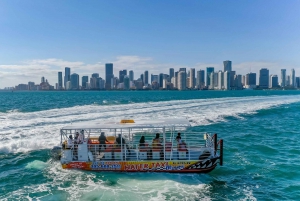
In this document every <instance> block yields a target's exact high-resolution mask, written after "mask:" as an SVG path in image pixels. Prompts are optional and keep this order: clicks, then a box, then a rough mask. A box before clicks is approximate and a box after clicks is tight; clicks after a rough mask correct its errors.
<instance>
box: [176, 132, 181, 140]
mask: <svg viewBox="0 0 300 201" xmlns="http://www.w3.org/2000/svg"><path fill="white" fill-rule="evenodd" d="M176 140H177V141H178V140H181V135H180V133H178V134H177V136H176Z"/></svg>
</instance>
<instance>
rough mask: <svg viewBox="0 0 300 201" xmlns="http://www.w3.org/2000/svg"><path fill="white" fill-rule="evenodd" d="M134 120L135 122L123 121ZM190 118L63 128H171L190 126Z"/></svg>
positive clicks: (72, 125)
mask: <svg viewBox="0 0 300 201" xmlns="http://www.w3.org/2000/svg"><path fill="white" fill-rule="evenodd" d="M121 121H123V122H126V121H127V122H129V121H133V122H134V123H121ZM190 126H191V124H190V122H189V120H188V119H184V118H181V119H177V118H176V119H156V120H120V121H106V122H102V121H101V122H97V121H93V122H79V123H74V124H71V125H69V126H65V127H63V128H62V129H61V130H80V129H128V128H163V127H167V128H171V127H190Z"/></svg>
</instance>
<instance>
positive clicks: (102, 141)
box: [98, 132, 109, 153]
mask: <svg viewBox="0 0 300 201" xmlns="http://www.w3.org/2000/svg"><path fill="white" fill-rule="evenodd" d="M98 141H99V144H100V145H99V153H100V151H101V148H102V147H103V148H104V149H106V142H109V141H108V140H107V139H106V137H105V134H104V132H101V134H100V136H99V139H98Z"/></svg>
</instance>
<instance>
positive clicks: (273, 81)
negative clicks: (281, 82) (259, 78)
mask: <svg viewBox="0 0 300 201" xmlns="http://www.w3.org/2000/svg"><path fill="white" fill-rule="evenodd" d="M270 77H271V80H270V88H276V87H278V77H277V75H271V76H270Z"/></svg>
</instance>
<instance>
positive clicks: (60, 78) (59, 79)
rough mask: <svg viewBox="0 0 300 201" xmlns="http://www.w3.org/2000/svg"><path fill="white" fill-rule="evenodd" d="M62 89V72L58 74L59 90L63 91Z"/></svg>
mask: <svg viewBox="0 0 300 201" xmlns="http://www.w3.org/2000/svg"><path fill="white" fill-rule="evenodd" d="M62 87H63V86H62V72H58V90H61V89H62Z"/></svg>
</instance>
